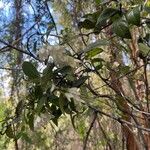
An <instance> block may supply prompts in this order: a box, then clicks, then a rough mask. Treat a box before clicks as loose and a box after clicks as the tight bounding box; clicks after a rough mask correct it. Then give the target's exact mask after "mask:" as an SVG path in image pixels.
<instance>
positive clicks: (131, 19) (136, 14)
mask: <svg viewBox="0 0 150 150" xmlns="http://www.w3.org/2000/svg"><path fill="white" fill-rule="evenodd" d="M126 18H127V21H128V23H129V24H132V25H136V26H140V7H135V8H133V10H131V11H130V12H129V13H128V14H127V16H126Z"/></svg>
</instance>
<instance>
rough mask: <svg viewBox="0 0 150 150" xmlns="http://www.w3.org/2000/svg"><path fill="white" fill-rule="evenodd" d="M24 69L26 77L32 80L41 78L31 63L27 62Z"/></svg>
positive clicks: (23, 66)
mask: <svg viewBox="0 0 150 150" xmlns="http://www.w3.org/2000/svg"><path fill="white" fill-rule="evenodd" d="M22 69H23V72H24V73H25V75H26V76H28V77H29V78H30V79H36V78H39V77H40V75H39V72H38V71H37V69H36V68H35V67H34V66H33V64H32V63H31V62H27V61H25V62H24V63H23V65H22Z"/></svg>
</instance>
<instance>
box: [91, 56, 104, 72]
mask: <svg viewBox="0 0 150 150" xmlns="http://www.w3.org/2000/svg"><path fill="white" fill-rule="evenodd" d="M103 61H104V60H103V59H101V58H94V59H92V60H91V62H92V64H93V65H94V67H95V69H96V70H99V69H101V68H102V67H103V64H102V62H103Z"/></svg>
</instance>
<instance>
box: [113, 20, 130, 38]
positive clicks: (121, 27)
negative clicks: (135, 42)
mask: <svg viewBox="0 0 150 150" xmlns="http://www.w3.org/2000/svg"><path fill="white" fill-rule="evenodd" d="M112 28H113V32H114V33H115V34H116V35H117V36H119V37H121V38H127V39H130V38H131V34H130V31H129V26H128V23H127V21H126V20H125V19H123V18H122V19H119V20H116V21H115V22H114V23H113V26H112Z"/></svg>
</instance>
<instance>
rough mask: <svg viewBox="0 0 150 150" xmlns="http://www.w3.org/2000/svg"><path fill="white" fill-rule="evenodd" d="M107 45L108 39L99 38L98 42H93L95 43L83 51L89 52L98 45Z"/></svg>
mask: <svg viewBox="0 0 150 150" xmlns="http://www.w3.org/2000/svg"><path fill="white" fill-rule="evenodd" d="M107 45H109V41H108V40H105V39H103V40H97V41H96V42H93V43H91V44H89V45H88V46H87V47H86V48H85V49H83V50H82V52H85V53H88V52H89V51H91V50H92V49H94V48H97V47H100V46H107ZM80 53H81V52H80Z"/></svg>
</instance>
